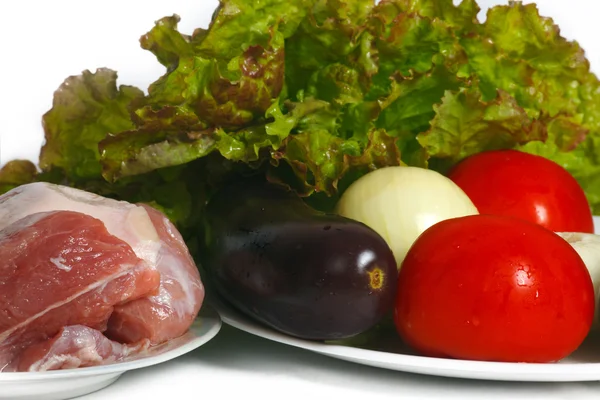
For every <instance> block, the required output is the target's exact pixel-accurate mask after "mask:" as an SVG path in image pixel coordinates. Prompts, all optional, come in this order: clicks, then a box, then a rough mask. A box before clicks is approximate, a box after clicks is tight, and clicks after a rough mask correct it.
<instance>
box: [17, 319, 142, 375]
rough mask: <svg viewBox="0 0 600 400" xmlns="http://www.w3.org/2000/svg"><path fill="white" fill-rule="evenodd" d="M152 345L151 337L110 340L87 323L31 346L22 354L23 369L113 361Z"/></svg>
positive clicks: (19, 368) (83, 365)
mask: <svg viewBox="0 0 600 400" xmlns="http://www.w3.org/2000/svg"><path fill="white" fill-rule="evenodd" d="M149 347H150V341H149V340H148V339H146V340H142V341H140V342H139V343H138V344H137V345H134V346H132V345H123V344H120V343H117V342H114V341H112V340H109V339H107V338H106V336H104V335H103V334H102V333H101V332H100V331H97V330H95V329H91V328H88V327H87V326H84V325H73V326H68V327H65V328H63V329H61V331H60V332H59V333H58V334H57V335H56V336H55V337H54V338H52V339H50V340H47V341H45V342H41V343H39V344H36V345H34V346H31V347H29V348H27V349H26V350H25V351H23V353H21V355H20V356H19V359H18V363H17V370H19V371H49V370H53V369H70V368H79V367H88V366H93V365H98V364H103V363H104V364H105V363H112V362H117V361H121V360H124V359H126V358H127V357H129V356H131V355H136V354H140V353H142V352H143V351H145V350H147V349H148V348H149Z"/></svg>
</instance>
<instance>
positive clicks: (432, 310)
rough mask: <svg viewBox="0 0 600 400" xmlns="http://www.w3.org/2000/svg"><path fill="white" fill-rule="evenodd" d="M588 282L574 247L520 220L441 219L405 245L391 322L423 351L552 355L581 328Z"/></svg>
mask: <svg viewBox="0 0 600 400" xmlns="http://www.w3.org/2000/svg"><path fill="white" fill-rule="evenodd" d="M594 310H595V304H594V288H593V286H592V280H591V278H590V275H589V273H588V271H587V268H586V266H585V264H584V263H583V261H582V259H581V257H580V256H579V255H578V254H577V252H576V251H575V250H574V249H573V248H572V247H571V245H569V244H568V243H567V242H566V241H565V240H563V239H562V238H561V237H559V236H558V235H556V234H555V233H553V232H551V231H549V230H547V229H545V228H543V227H541V226H539V225H536V224H532V223H530V222H527V221H523V220H519V219H516V218H511V217H502V216H495V215H475V216H469V217H461V218H454V219H449V220H445V221H442V222H440V223H438V224H436V225H433V226H432V227H431V228H429V229H428V230H426V231H425V232H424V233H423V234H422V235H421V236H420V237H419V238H418V239H417V240H416V242H415V243H414V245H413V246H412V247H411V249H410V250H409V252H408V254H407V256H406V259H405V260H404V262H403V263H402V267H401V268H400V273H399V278H398V292H397V298H396V307H395V313H394V320H395V323H396V328H397V330H398V333H399V334H400V336H401V337H402V338H403V340H404V341H405V342H406V343H407V344H408V345H410V346H412V347H413V348H414V349H416V350H417V351H419V352H421V353H422V354H424V355H428V356H433V357H450V358H459V359H470V360H484V361H507V362H552V361H557V360H560V359H562V358H564V357H566V356H568V355H569V354H570V353H571V352H573V351H574V350H575V349H577V347H579V345H580V344H581V343H582V341H583V340H584V338H585V337H586V335H587V334H588V333H589V331H590V328H591V325H592V320H593V316H594Z"/></svg>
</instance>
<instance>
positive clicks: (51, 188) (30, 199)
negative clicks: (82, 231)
mask: <svg viewBox="0 0 600 400" xmlns="http://www.w3.org/2000/svg"><path fill="white" fill-rule="evenodd" d="M48 211H75V212H80V213H82V214H87V215H90V216H92V217H94V218H97V219H99V220H101V221H102V222H103V223H104V225H105V226H106V230H107V231H108V232H109V233H110V234H111V235H114V236H116V237H118V238H119V239H121V240H123V241H125V242H127V243H128V244H129V245H130V246H131V248H132V249H133V251H134V252H135V254H136V256H138V257H139V258H141V259H142V260H144V261H146V262H147V263H148V264H149V265H153V266H156V264H157V259H158V254H159V252H160V247H161V242H160V239H159V237H158V233H157V232H156V229H154V225H153V224H152V221H151V220H150V217H149V216H148V213H147V212H146V210H145V209H144V208H143V207H141V206H137V205H135V204H131V203H127V202H124V201H117V200H113V199H108V198H106V197H102V196H98V195H96V194H93V193H89V192H85V191H82V190H78V189H73V188H70V187H67V186H60V185H53V184H50V183H43V182H36V183H31V184H28V185H23V186H19V187H17V188H15V189H13V190H11V191H10V192H9V193H7V194H6V195H4V196H3V197H2V200H0V230H2V229H4V228H6V227H7V226H9V225H11V224H13V223H14V222H16V221H18V220H20V219H22V218H24V217H27V216H28V215H31V214H35V213H40V212H48Z"/></svg>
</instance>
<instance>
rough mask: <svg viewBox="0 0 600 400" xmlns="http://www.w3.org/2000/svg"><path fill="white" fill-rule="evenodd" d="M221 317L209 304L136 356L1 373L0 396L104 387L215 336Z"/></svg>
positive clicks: (66, 395)
mask: <svg viewBox="0 0 600 400" xmlns="http://www.w3.org/2000/svg"><path fill="white" fill-rule="evenodd" d="M220 329H221V319H220V318H219V315H218V314H217V313H216V312H215V310H214V309H212V308H211V307H209V306H208V304H205V305H203V306H202V310H201V311H200V313H199V316H198V318H196V320H195V321H194V324H193V325H192V327H191V328H190V330H189V331H188V332H187V333H186V334H185V335H183V336H181V337H179V338H177V339H174V340H171V341H170V342H168V343H165V344H163V345H160V346H157V347H155V348H154V349H153V350H152V351H151V352H150V353H149V354H146V355H144V356H142V357H139V358H137V359H135V360H131V361H125V362H120V363H114V364H110V365H102V366H97V367H87V368H79V369H70V370H60V371H48V372H5V373H0V400H42V399H43V400H63V399H70V398H73V397H77V396H83V395H85V394H88V393H92V392H95V391H97V390H100V389H103V388H105V387H107V386H109V385H110V384H112V383H114V382H115V381H116V380H117V379H119V377H120V376H121V375H123V374H124V373H125V372H127V371H131V370H134V369H139V368H144V367H149V366H151V365H155V364H159V363H163V362H166V361H169V360H172V359H173V358H176V357H179V356H182V355H184V354H186V353H189V352H190V351H192V350H195V349H197V348H198V347H200V346H202V345H203V344H205V343H206V342H208V341H209V340H211V339H212V338H213V337H215V335H216V334H217V333H218V332H219V330H220Z"/></svg>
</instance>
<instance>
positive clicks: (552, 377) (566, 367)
mask: <svg viewBox="0 0 600 400" xmlns="http://www.w3.org/2000/svg"><path fill="white" fill-rule="evenodd" d="M210 302H211V305H212V306H213V307H214V308H215V309H216V310H217V312H218V313H219V314H220V315H221V319H222V320H223V322H224V323H225V324H227V325H230V326H232V327H234V328H236V329H240V330H242V331H244V332H247V333H250V334H252V335H255V336H259V337H262V338H264V339H267V340H271V341H274V342H277V343H281V344H284V345H288V346H293V347H296V348H301V349H304V350H308V351H311V352H314V353H318V354H321V355H324V356H328V357H332V358H336V359H341V360H344V361H346V362H350V363H354V364H362V365H368V366H371V367H376V368H382V369H388V370H392V371H398V372H406V373H416V374H419V375H430V376H440V377H450V378H462V379H470V380H490V381H492V380H493V381H511V382H584V381H600V361H599V362H592V363H588V362H586V363H568V362H567V363H559V362H556V363H515V362H499V361H477V360H460V359H449V358H438V357H426V356H421V355H412V354H402V353H391V352H386V351H380V350H370V349H364V348H360V347H351V346H345V345H339V344H328V343H323V342H319V341H311V340H306V339H300V338H297V337H293V336H289V335H286V334H284V333H281V332H278V331H276V330H275V329H271V328H269V327H267V326H263V325H261V324H260V323H258V322H255V321H253V320H251V319H250V318H249V317H247V316H245V315H243V314H241V313H240V312H238V311H236V310H234V309H233V308H232V306H230V305H229V304H226V303H225V302H224V301H223V300H221V299H220V298H216V296H211V298H210ZM599 359H600V355H599ZM399 360H400V361H399ZM382 364H386V365H387V367H386V366H384V365H382ZM391 366H393V368H392V367H391ZM517 374H518V375H519V376H520V378H519V379H516V378H514V376H515V375H517ZM511 376H512V377H511Z"/></svg>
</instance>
